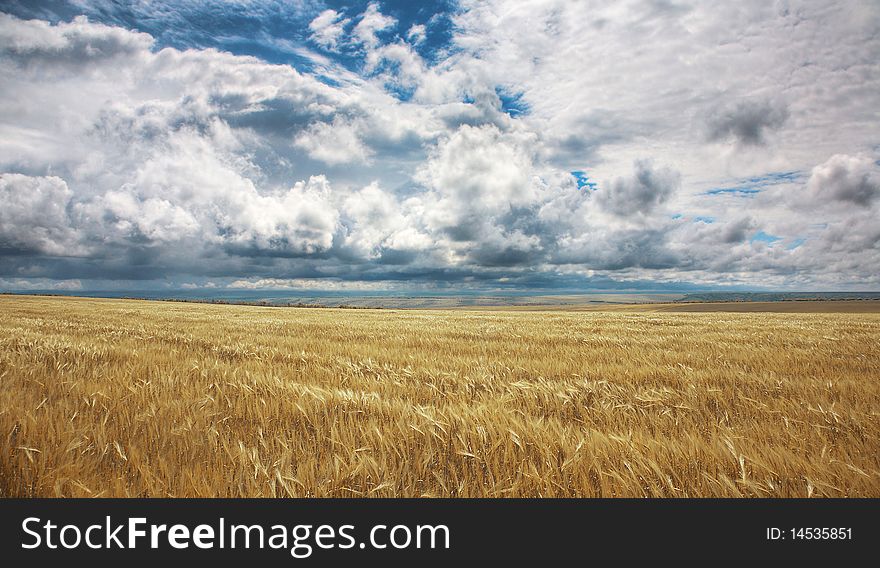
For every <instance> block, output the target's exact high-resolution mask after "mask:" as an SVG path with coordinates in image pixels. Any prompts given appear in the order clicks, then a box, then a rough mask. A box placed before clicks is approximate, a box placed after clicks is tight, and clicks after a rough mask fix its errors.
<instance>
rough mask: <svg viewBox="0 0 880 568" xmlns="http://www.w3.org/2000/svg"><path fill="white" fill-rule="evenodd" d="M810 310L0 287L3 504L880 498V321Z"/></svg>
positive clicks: (870, 313)
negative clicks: (291, 301) (348, 301)
mask: <svg viewBox="0 0 880 568" xmlns="http://www.w3.org/2000/svg"><path fill="white" fill-rule="evenodd" d="M832 303H833V302H832ZM844 303H845V302H841V303H837V304H836V305H838V306H840V305H842V304H844ZM792 304H804V305H806V304H812V303H810V302H792ZM817 305H818V304H813V305H811V308H812V309H813V313H797V312H791V313H770V312H742V313H735V312H726V311H717V310H713V311H707V312H675V311H667V310H666V308H664V307H662V306H655V307H654V308H650V307H647V306H640V307H636V308H633V309H630V310H626V309H608V310H593V311H558V310H557V311H554V310H549V311H535V310H510V311H503V310H496V311H489V310H473V311H466V310H457V311H453V310H390V309H376V310H374V309H356V310H355V309H330V308H280V307H278V308H273V307H256V306H230V305H211V304H192V303H175V302H150V301H137V300H106V299H84V298H54V297H32V296H0V440H2V445H0V495H5V496H83V497H88V496H91V497H95V496H322V497H324V496H333V497H351V496H367V497H391V496H405V497H420V496H438V497H439V496H454V497H481V496H486V497H522V496H527V497H531V496H534V497H537V496H545V497H561V496H574V497H592V496H601V497H624V496H625V497H642V496H658V497H712V496H725V497H742V496H747V497H761V496H780V497H808V496H811V497H822V496H829V497H832V496H850V497H858V496H861V497H880V420H878V419H880V416H878V409H880V405H878V403H880V314H878V313H876V311H877V310H873V309H872V306H874V305H875V304H869V306H868V307H867V308H864V309H858V310H850V312H865V313H831V311H835V310H831V309H830V308H829V309H828V310H825V311H817V310H815V307H816V306H817ZM851 306H854V304H851ZM706 309H708V308H706ZM802 311H803V310H802ZM836 311H838V312H839V311H840V310H836Z"/></svg>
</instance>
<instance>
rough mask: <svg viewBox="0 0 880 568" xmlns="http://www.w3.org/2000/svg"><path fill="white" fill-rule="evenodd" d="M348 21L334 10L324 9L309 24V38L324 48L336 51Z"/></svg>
mask: <svg viewBox="0 0 880 568" xmlns="http://www.w3.org/2000/svg"><path fill="white" fill-rule="evenodd" d="M350 21H351V20H350V19H349V18H343V17H342V14H340V13H339V12H337V11H336V10H324V11H323V12H321V13H320V14H318V16H317V17H316V18H315V19H314V20H312V21H311V23H310V24H309V29H310V30H311V32H312V35H311V39H312V41H314V42H315V43H317V44H318V45H320V46H321V47H323V48H324V49H327V50H330V51H336V50H337V48H338V47H339V40H340V38H341V37H342V35H343V34H344V33H345V27H346V26H347V25H348V24H349V22H350Z"/></svg>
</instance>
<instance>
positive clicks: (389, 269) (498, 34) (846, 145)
mask: <svg viewBox="0 0 880 568" xmlns="http://www.w3.org/2000/svg"><path fill="white" fill-rule="evenodd" d="M87 4H88V3H84V4H82V6H86V5H87ZM322 8H323V6H322V7H315V6H311V5H309V6H307V7H305V6H301V7H300V8H297V9H300V10H301V11H302V17H301V20H302V22H301V23H302V25H301V26H300V27H301V28H302V34H303V35H302V37H301V38H300V39H301V41H302V44H297V41H300V39H297V40H289V39H286V38H274V40H273V41H268V40H267V42H266V43H265V45H264V47H265V46H270V47H271V48H272V49H278V50H280V51H278V52H272V58H273V60H274V61H275V63H274V64H273V63H269V62H267V61H266V60H263V59H260V58H258V57H254V56H250V55H236V54H235V53H230V52H224V51H219V50H216V49H211V48H202V47H199V46H198V45H193V46H189V47H191V49H178V48H175V47H169V45H168V44H167V39H166V40H163V39H161V38H164V37H165V36H157V37H153V36H151V35H149V34H145V33H140V32H135V31H131V30H128V29H124V28H123V27H120V26H118V25H111V23H112V22H119V21H123V20H124V19H122V18H121V16H119V14H117V13H116V12H115V11H114V10H115V8H113V7H107V8H106V10H103V11H102V10H91V13H93V14H95V15H96V16H95V17H99V18H100V17H104V16H101V14H105V15H107V14H109V15H107V16H106V18H107V19H106V21H105V23H101V22H97V21H93V20H87V19H85V18H82V17H79V18H75V19H73V20H71V21H59V22H57V23H49V22H47V21H42V20H25V19H19V18H16V17H13V16H9V15H6V14H0V73H2V74H3V76H4V81H3V82H2V83H0V97H2V98H3V100H4V105H3V107H2V108H0V202H2V204H3V207H2V208H0V259H2V262H0V278H4V279H5V280H4V282H11V283H16V282H18V283H21V286H22V287H24V286H25V284H24V283H25V281H27V282H30V281H34V282H37V281H39V282H42V283H45V282H54V281H58V282H73V281H81V282H86V281H89V280H95V281H98V280H100V281H102V282H107V281H112V280H120V281H126V282H127V281H133V280H138V279H146V280H150V281H151V282H158V281H159V280H160V279H162V281H163V282H170V283H172V284H173V283H174V282H181V283H192V282H198V283H199V284H198V285H199V286H204V285H210V284H212V283H214V281H215V280H216V279H220V280H217V281H221V280H222V281H223V282H227V283H229V282H238V283H237V284H236V286H250V285H252V284H253V285H254V286H258V287H264V288H265V287H273V286H275V287H300V288H306V287H308V286H309V285H308V282H312V281H315V282H317V281H327V282H339V283H341V284H340V286H343V287H344V286H347V284H342V283H345V282H370V283H371V284H370V286H380V287H381V286H383V285H387V286H391V285H392V284H390V283H392V282H398V283H399V282H408V283H410V285H412V286H416V285H417V284H419V283H420V282H424V281H438V282H440V281H442V282H449V283H454V284H456V285H461V286H477V285H481V284H480V283H488V282H492V283H496V284H497V283H504V285H510V286H514V285H516V286H533V285H540V286H545V287H553V286H556V285H563V283H564V285H566V286H574V287H577V286H580V285H582V284H584V283H587V282H597V281H599V280H598V279H606V280H603V282H613V281H615V280H617V281H620V282H621V283H622V284H621V285H623V286H626V285H628V284H626V283H632V282H635V281H641V280H656V281H660V282H670V281H678V282H694V283H697V284H700V283H706V284H707V285H715V284H723V283H728V284H729V283H738V284H741V285H742V284H755V283H758V284H761V285H763V284H765V283H771V285H778V286H782V287H784V286H787V285H812V286H819V287H821V286H828V285H840V284H841V283H847V282H848V283H850V284H851V285H853V286H856V285H859V284H863V285H867V286H874V285H875V284H876V285H880V283H878V282H877V276H876V275H877V274H878V273H880V251H878V245H877V243H878V242H880V231H878V229H877V223H876V219H877V215H878V207H880V206H878V203H880V199H878V195H880V189H878V188H880V181H878V180H880V174H878V166H877V160H878V157H880V156H878V155H877V150H876V128H875V127H874V126H873V125H874V124H875V122H876V121H875V120H874V119H875V114H876V108H877V105H878V104H880V94H878V93H880V79H878V77H880V75H877V73H875V71H876V69H877V62H876V61H877V58H876V57H872V54H876V53H878V52H880V39H878V38H880V24H877V23H876V22H878V21H880V18H877V17H876V16H877V15H878V14H877V10H878V9H877V7H875V6H866V5H864V4H858V3H855V2H853V3H848V2H845V3H843V4H842V5H841V6H840V7H839V9H836V10H830V9H828V8H827V6H824V5H822V4H821V3H813V2H805V3H804V4H803V6H801V7H800V8H799V9H798V10H786V9H781V8H777V7H774V6H772V5H769V4H767V3H764V2H747V3H737V4H736V5H725V6H723V7H715V8H712V9H709V8H707V7H706V6H704V5H699V4H697V5H689V4H683V5H681V6H678V5H675V6H673V5H671V4H665V3H656V2H645V3H642V2H635V3H633V4H632V5H625V6H616V7H610V6H608V5H604V4H595V5H594V4H593V3H591V2H583V3H581V2H578V3H571V2H553V1H551V2H532V3H521V2H509V1H507V0H489V1H481V2H470V1H463V2H461V3H460V6H458V8H457V9H456V10H455V11H454V13H450V14H447V15H446V16H445V17H447V18H448V19H449V26H448V36H449V37H448V38H447V40H445V41H446V43H445V44H444V45H440V46H438V45H435V43H436V42H437V41H438V40H437V37H440V36H441V35H442V34H440V33H439V32H438V33H435V28H430V31H431V33H430V41H428V40H427V39H426V38H427V37H428V35H429V34H428V31H429V27H430V26H432V25H435V24H434V23H433V20H432V21H424V20H414V19H411V18H410V19H407V18H406V17H405V16H404V15H402V12H393V13H394V14H395V16H398V17H399V18H400V21H398V19H397V18H396V17H392V16H390V15H388V14H390V13H391V12H390V11H387V10H384V7H383V5H382V4H381V3H380V2H372V3H370V4H368V5H367V6H366V7H365V8H363V11H362V12H361V13H356V11H354V10H351V9H347V10H346V11H345V13H344V14H343V13H341V12H338V11H334V10H327V9H324V10H323V11H322ZM22 9H23V8H22ZM83 9H85V8H83ZM147 9H148V8H145V7H142V6H140V7H138V10H147ZM285 9H288V8H285ZM289 9H290V10H293V9H294V8H289ZM191 10H196V11H197V8H196V7H193V8H191ZM139 13H140V12H139ZM267 14H269V12H267ZM270 15H271V14H270ZM166 16H167V15H162V14H158V13H157V14H156V18H158V19H159V20H158V21H161V19H162V18H164V17H166ZM267 17H269V16H267ZM175 21H177V20H175ZM180 21H182V20H180ZM106 22H109V23H106ZM795 24H797V25H795ZM270 27H271V26H270ZM270 27H267V29H269V28H270ZM585 30H586V31H585ZM267 33H269V32H267ZM444 33H446V32H444ZM270 39H272V38H270ZM282 40H283V41H282ZM285 42H286V43H285ZM212 45H213V44H212ZM261 45H263V44H261ZM267 49H268V47H267ZM250 52H260V51H259V50H250ZM279 53H284V54H289V55H290V57H291V59H290V64H279V63H278V58H279V57H280V56H279V55H278V54H279ZM303 62H305V63H303ZM585 69H588V70H589V72H586V73H585V72H584V70H585ZM718 143H722V144H718ZM39 279H47V280H45V282H44V281H42V280H39ZM257 283H259V284H257ZM290 283H295V284H290ZM373 283H378V284H373ZM383 283H385V284H383ZM475 283H476V284H475ZM573 283H574V284H573ZM172 284H169V285H172ZM352 286H354V285H352Z"/></svg>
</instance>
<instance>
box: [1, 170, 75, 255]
mask: <svg viewBox="0 0 880 568" xmlns="http://www.w3.org/2000/svg"><path fill="white" fill-rule="evenodd" d="M72 197H73V192H72V191H71V190H70V188H68V187H67V184H66V183H65V182H64V180H63V179H61V178H58V177H54V176H48V177H29V176H25V175H21V174H8V173H7V174H0V203H2V204H3V206H2V207H0V254H24V253H42V254H47V255H60V254H75V253H76V252H77V251H78V247H77V246H76V234H75V232H74V231H73V229H72V228H71V220H70V216H69V212H68V206H69V205H70V200H71V198H72Z"/></svg>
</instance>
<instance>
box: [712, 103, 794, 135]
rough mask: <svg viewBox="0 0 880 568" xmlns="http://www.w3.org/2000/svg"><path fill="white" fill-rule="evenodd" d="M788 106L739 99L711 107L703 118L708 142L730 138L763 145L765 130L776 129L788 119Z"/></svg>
mask: <svg viewBox="0 0 880 568" xmlns="http://www.w3.org/2000/svg"><path fill="white" fill-rule="evenodd" d="M788 116H789V112H788V108H787V107H786V106H785V105H784V104H782V103H780V102H774V101H767V100H764V101H754V100H745V101H739V102H737V103H736V104H734V105H728V106H722V107H719V108H716V109H714V110H713V111H712V114H711V115H710V116H709V118H708V120H707V128H708V138H709V140H710V141H712V142H718V141H725V140H733V141H735V142H736V143H738V144H741V145H744V146H763V145H764V144H766V143H767V140H766V134H767V132H770V131H774V130H778V129H779V128H781V127H782V126H783V125H784V124H785V121H786V120H788Z"/></svg>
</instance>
